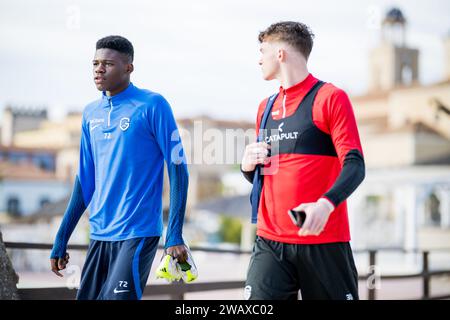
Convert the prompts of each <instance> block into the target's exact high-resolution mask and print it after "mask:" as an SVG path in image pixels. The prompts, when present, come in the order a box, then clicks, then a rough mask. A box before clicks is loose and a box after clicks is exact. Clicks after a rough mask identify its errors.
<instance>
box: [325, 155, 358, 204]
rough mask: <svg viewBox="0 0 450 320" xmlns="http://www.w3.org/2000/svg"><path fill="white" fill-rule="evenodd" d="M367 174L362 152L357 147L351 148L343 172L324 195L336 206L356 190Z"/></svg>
mask: <svg viewBox="0 0 450 320" xmlns="http://www.w3.org/2000/svg"><path fill="white" fill-rule="evenodd" d="M365 175H366V169H365V164H364V158H363V156H362V154H361V152H359V150H357V149H352V150H350V151H349V152H348V153H347V155H346V156H345V159H344V165H343V166H342V171H341V173H340V174H339V176H338V178H337V179H336V181H335V183H334V184H333V186H332V187H331V189H330V190H328V191H327V193H325V194H324V196H325V197H327V198H328V199H329V200H330V201H331V202H332V203H333V204H334V207H335V208H336V207H337V206H338V205H339V204H340V203H341V202H342V201H344V200H345V199H347V198H348V197H349V196H350V195H351V194H352V193H353V191H355V190H356V188H357V187H358V186H359V185H360V184H361V182H362V181H363V180H364V177H365Z"/></svg>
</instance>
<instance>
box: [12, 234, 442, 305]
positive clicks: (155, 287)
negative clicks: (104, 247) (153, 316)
mask: <svg viewBox="0 0 450 320" xmlns="http://www.w3.org/2000/svg"><path fill="white" fill-rule="evenodd" d="M5 246H6V248H8V249H35V250H51V249H52V244H43V243H24V242H5ZM68 249H69V250H87V249H88V246H87V245H69V247H68ZM160 249H162V247H160ZM190 249H191V250H192V251H203V252H211V253H222V254H223V253H232V254H236V255H242V254H251V251H242V250H230V249H213V248H203V247H191V248H190ZM381 251H383V252H385V251H402V252H403V253H416V254H421V255H422V268H421V272H419V273H413V274H391V275H381V276H380V277H379V278H378V279H377V278H376V275H375V269H373V270H374V271H373V273H368V274H364V275H359V278H358V279H359V280H368V279H369V278H373V279H376V280H377V281H381V280H402V279H417V278H420V279H421V282H422V297H421V299H422V300H438V299H450V292H449V293H448V294H445V295H440V296H433V295H431V290H430V283H431V278H432V277H436V276H450V269H443V270H433V271H431V270H430V268H429V254H430V251H421V250H403V249H392V248H386V249H384V248H383V249H374V250H353V252H354V253H355V254H359V253H368V256H369V266H375V265H376V263H377V255H378V253H379V252H381ZM436 251H438V250H436ZM439 251H448V252H449V253H450V250H447V249H443V250H439ZM433 252H435V251H433ZM244 285H245V281H244V280H242V281H218V282H214V281H211V282H196V283H191V284H184V283H182V282H180V283H172V284H152V285H148V286H146V287H145V290H144V293H143V296H144V297H151V296H162V295H165V296H166V295H167V296H170V297H171V299H177V300H183V299H184V297H185V294H186V293H190V292H204V291H214V290H228V289H240V288H244ZM367 290H368V291H367V297H368V299H369V300H376V298H377V297H376V293H377V289H376V285H371V286H368V289H367ZM18 291H19V296H20V298H21V299H23V300H28V299H32V300H40V299H44V300H53V299H55V300H56V299H57V300H71V299H75V297H76V294H77V290H76V289H69V288H65V287H59V288H19V289H18Z"/></svg>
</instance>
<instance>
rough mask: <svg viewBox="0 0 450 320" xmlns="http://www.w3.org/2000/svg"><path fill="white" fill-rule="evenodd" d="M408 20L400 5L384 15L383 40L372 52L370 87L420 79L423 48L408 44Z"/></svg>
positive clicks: (383, 87) (379, 88)
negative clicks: (410, 46) (409, 46)
mask: <svg viewBox="0 0 450 320" xmlns="http://www.w3.org/2000/svg"><path fill="white" fill-rule="evenodd" d="M406 25H407V21H406V19H405V17H404V15H403V13H402V12H401V11H400V9H398V8H392V9H390V10H389V11H388V12H387V13H386V16H385V17H384V19H383V22H382V27H381V41H380V44H379V45H378V47H376V48H374V49H372V51H371V52H370V56H369V61H370V81H369V91H370V92H379V91H388V90H390V89H392V88H394V87H397V86H408V85H411V84H413V83H414V82H416V81H418V76H419V50H417V49H413V48H408V47H407V46H406Z"/></svg>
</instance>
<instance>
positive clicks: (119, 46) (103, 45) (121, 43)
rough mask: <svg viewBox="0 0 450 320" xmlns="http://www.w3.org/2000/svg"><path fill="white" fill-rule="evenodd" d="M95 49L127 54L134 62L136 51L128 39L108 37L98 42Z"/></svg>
mask: <svg viewBox="0 0 450 320" xmlns="http://www.w3.org/2000/svg"><path fill="white" fill-rule="evenodd" d="M95 49H96V50H98V49H112V50H116V51H118V52H120V53H123V54H125V55H126V56H127V57H128V58H129V59H130V62H133V58H134V49H133V45H132V44H131V42H130V41H128V39H126V38H124V37H121V36H107V37H104V38H101V39H100V40H98V41H97V44H96V45H95Z"/></svg>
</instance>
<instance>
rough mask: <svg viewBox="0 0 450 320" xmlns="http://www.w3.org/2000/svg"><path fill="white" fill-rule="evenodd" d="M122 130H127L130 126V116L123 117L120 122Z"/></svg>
mask: <svg viewBox="0 0 450 320" xmlns="http://www.w3.org/2000/svg"><path fill="white" fill-rule="evenodd" d="M119 127H120V130H122V131H125V130H127V129H128V128H129V127H130V118H122V119H120V123H119Z"/></svg>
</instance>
